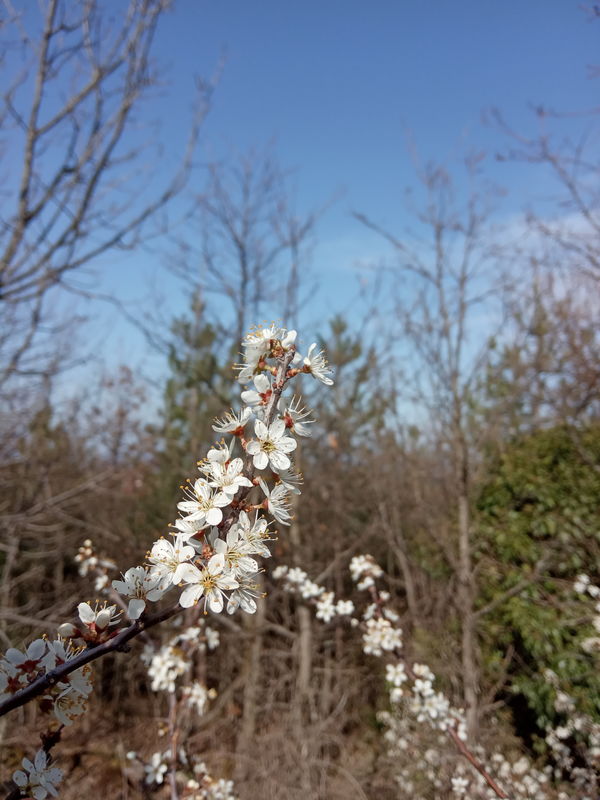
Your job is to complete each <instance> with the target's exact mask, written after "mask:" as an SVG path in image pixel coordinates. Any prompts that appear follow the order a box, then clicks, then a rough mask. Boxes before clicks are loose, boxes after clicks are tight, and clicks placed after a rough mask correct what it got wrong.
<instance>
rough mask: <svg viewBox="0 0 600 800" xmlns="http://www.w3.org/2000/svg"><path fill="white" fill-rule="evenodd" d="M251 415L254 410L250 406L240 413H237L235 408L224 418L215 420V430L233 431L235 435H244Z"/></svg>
mask: <svg viewBox="0 0 600 800" xmlns="http://www.w3.org/2000/svg"><path fill="white" fill-rule="evenodd" d="M251 416H252V410H251V409H249V408H243V409H242V410H241V411H240V413H239V414H235V413H234V412H233V410H232V411H228V412H227V413H226V414H225V416H224V417H223V419H216V420H215V421H214V424H213V426H212V428H213V431H216V432H217V433H232V434H233V435H234V436H237V435H242V434H243V433H244V428H245V426H246V423H247V422H248V420H249V419H250V417H251Z"/></svg>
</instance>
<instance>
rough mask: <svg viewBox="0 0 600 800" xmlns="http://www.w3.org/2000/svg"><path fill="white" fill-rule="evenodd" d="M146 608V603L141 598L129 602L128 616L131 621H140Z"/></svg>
mask: <svg viewBox="0 0 600 800" xmlns="http://www.w3.org/2000/svg"><path fill="white" fill-rule="evenodd" d="M145 608H146V601H145V600H143V599H142V598H141V597H134V598H133V599H131V600H130V601H129V607H128V608H127V616H128V617H129V619H139V618H140V617H141V615H142V611H143V610H144V609H145Z"/></svg>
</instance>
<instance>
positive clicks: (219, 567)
mask: <svg viewBox="0 0 600 800" xmlns="http://www.w3.org/2000/svg"><path fill="white" fill-rule="evenodd" d="M224 567H225V556H224V555H223V553H215V554H214V556H211V557H210V559H209V562H208V564H207V565H206V569H207V570H208V572H209V574H210V575H218V574H219V573H220V572H223V568H224Z"/></svg>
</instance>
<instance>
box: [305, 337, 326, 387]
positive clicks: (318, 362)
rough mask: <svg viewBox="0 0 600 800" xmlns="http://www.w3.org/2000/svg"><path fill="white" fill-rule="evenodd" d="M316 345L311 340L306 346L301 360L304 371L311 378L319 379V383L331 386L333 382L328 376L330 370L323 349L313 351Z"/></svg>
mask: <svg viewBox="0 0 600 800" xmlns="http://www.w3.org/2000/svg"><path fill="white" fill-rule="evenodd" d="M316 347H317V345H316V343H315V342H313V344H311V346H310V347H309V348H308V353H307V355H306V358H305V359H304V361H303V365H304V372H308V373H310V374H311V375H312V376H313V378H316V379H317V380H319V381H321V383H324V384H325V385H326V386H331V385H332V384H333V381H332V379H331V378H330V377H329V374H330V373H331V370H330V369H329V366H328V364H327V360H326V359H325V355H324V353H323V351H322V350H320V351H319V352H318V353H315V350H316Z"/></svg>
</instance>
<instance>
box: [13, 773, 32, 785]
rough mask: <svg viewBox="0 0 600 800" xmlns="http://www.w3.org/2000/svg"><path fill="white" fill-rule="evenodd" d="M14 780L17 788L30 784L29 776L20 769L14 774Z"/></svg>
mask: <svg viewBox="0 0 600 800" xmlns="http://www.w3.org/2000/svg"><path fill="white" fill-rule="evenodd" d="M12 779H13V781H14V782H15V783H16V784H17V786H27V784H28V783H29V778H28V777H27V775H25V773H24V772H23V770H21V769H18V770H17V771H16V772H13V776H12Z"/></svg>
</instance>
